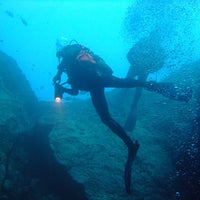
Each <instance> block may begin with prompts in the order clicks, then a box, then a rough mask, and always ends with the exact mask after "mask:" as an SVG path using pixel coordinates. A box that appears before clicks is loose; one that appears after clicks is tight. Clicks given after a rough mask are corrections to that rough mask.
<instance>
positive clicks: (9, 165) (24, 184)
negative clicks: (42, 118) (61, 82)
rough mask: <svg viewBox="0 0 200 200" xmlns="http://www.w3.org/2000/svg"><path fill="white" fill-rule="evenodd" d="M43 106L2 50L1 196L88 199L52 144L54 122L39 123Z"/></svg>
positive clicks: (0, 76) (0, 105) (0, 62)
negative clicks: (50, 136) (52, 123)
mask: <svg viewBox="0 0 200 200" xmlns="http://www.w3.org/2000/svg"><path fill="white" fill-rule="evenodd" d="M39 107H40V108H41V106H40V104H39V102H38V101H37V98H36V96H35V94H34V93H33V91H32V90H31V87H30V84H29V82H28V81H27V80H26V78H25V76H24V75H23V74H22V72H21V71H20V69H19V68H18V66H17V63H16V62H15V61H14V60H13V59H12V58H11V57H9V56H7V55H6V54H4V53H3V52H0V116H1V118H0V199H2V200H4V199H10V200H11V199H15V200H23V199H24V200H25V199H26V200H38V199H60V200H62V199H63V200H64V199H73V200H86V199H87V197H86V194H85V191H84V187H83V185H82V184H80V183H78V182H77V181H75V180H74V179H73V178H72V177H71V176H70V174H68V170H67V168H66V166H65V165H62V164H60V163H58V161H57V160H56V158H55V156H54V153H53V151H52V149H51V147H50V143H49V137H48V136H49V133H50V132H51V130H52V128H53V125H51V124H47V123H45V122H44V123H43V124H38V123H37V121H38V120H37V119H38V117H39V115H40V114H41V113H39V112H38V108H39Z"/></svg>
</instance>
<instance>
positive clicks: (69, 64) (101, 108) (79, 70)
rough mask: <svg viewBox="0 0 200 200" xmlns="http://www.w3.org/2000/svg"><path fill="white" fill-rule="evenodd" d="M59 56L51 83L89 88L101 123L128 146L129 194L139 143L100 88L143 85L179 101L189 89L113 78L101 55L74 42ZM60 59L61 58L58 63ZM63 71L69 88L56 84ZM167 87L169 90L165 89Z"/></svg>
mask: <svg viewBox="0 0 200 200" xmlns="http://www.w3.org/2000/svg"><path fill="white" fill-rule="evenodd" d="M57 57H58V58H59V65H58V72H57V74H56V75H55V77H54V78H53V82H54V84H55V85H56V86H57V87H58V86H59V87H60V89H61V90H62V92H66V93H68V94H71V95H78V92H79V90H83V91H89V92H90V96H91V99H92V103H93V105H94V107H95V109H96V111H97V113H98V114H99V116H100V118H101V120H102V122H103V123H104V124H105V125H106V126H108V127H109V128H110V129H111V130H112V131H113V132H114V133H115V134H116V135H118V136H119V137H120V138H121V139H122V140H123V141H124V143H125V144H126V146H127V147H128V159H127V162H126V166H125V173H124V178H125V188H126V192H127V193H129V194H130V193H131V189H130V185H131V168H132V164H133V161H134V159H135V156H136V153H137V150H138V148H139V143H138V142H137V141H135V142H133V141H132V140H131V139H130V137H129V136H128V135H127V134H126V132H125V131H124V129H123V128H122V127H121V125H119V124H118V122H116V121H115V120H114V119H113V118H112V117H111V115H110V112H109V109H108V105H107V102H106V98H105V94H104V89H105V88H106V87H112V88H132V87H143V88H145V89H147V90H149V91H155V92H157V93H160V94H162V95H165V96H167V97H169V98H173V99H176V100H180V101H188V100H189V99H190V97H191V90H190V89H189V90H186V91H185V94H184V95H183V93H182V95H179V94H178V93H177V91H176V89H175V87H174V86H173V85H172V84H169V83H156V82H140V81H137V80H135V79H128V78H123V79H120V78H117V77H115V76H113V75H112V73H113V71H112V69H111V68H110V67H109V66H108V65H107V64H106V63H105V62H104V60H103V59H102V58H100V57H99V56H97V55H95V54H94V53H93V52H91V51H90V50H89V49H88V48H86V47H84V46H82V45H80V44H78V43H75V44H72V43H70V44H69V45H67V46H65V47H64V48H62V49H61V50H60V51H58V52H57ZM60 59H62V61H61V62H60ZM63 72H65V73H66V74H67V76H68V80H67V83H68V84H69V85H70V86H71V88H70V89H69V88H64V87H62V86H61V85H59V83H60V81H61V75H62V73H63ZM167 89H170V91H172V93H171V92H169V91H168V90H167Z"/></svg>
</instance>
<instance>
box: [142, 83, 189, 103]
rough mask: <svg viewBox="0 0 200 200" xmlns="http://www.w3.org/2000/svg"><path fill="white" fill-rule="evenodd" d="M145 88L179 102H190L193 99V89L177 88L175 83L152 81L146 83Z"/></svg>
mask: <svg viewBox="0 0 200 200" xmlns="http://www.w3.org/2000/svg"><path fill="white" fill-rule="evenodd" d="M144 88H145V89H146V90H148V91H153V92H157V93H159V94H162V95H163V96H165V97H168V98H170V99H173V100H177V101H184V102H188V101H189V100H190V99H191V97H192V89H191V88H190V87H187V86H176V85H174V84H173V83H167V82H159V83H158V82H154V81H150V82H146V86H145V87H144Z"/></svg>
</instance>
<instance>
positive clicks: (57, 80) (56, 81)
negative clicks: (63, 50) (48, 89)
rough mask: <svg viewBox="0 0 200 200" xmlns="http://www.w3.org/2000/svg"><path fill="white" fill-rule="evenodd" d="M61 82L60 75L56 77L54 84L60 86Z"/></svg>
mask: <svg viewBox="0 0 200 200" xmlns="http://www.w3.org/2000/svg"><path fill="white" fill-rule="evenodd" d="M60 81H61V77H60V76H59V75H55V76H54V78H53V84H54V85H55V84H56V83H57V84H60Z"/></svg>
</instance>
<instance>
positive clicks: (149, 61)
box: [119, 30, 166, 131]
mask: <svg viewBox="0 0 200 200" xmlns="http://www.w3.org/2000/svg"><path fill="white" fill-rule="evenodd" d="M165 58H166V55H165V52H164V50H163V48H162V47H161V44H160V38H159V35H158V32H157V30H154V31H152V32H151V33H150V34H149V36H147V37H143V38H141V39H140V40H139V41H138V42H137V43H136V44H135V45H134V46H132V48H131V49H130V50H129V51H128V53H127V59H128V61H129V63H130V67H129V70H128V73H127V75H126V78H136V77H137V80H139V81H145V80H146V79H147V77H148V75H149V74H150V73H154V72H156V71H158V70H160V69H161V68H162V67H163V65H164V61H165ZM127 92H128V89H122V90H120V92H119V98H120V97H121V98H122V99H123V98H124V97H125V96H126V95H127ZM133 95H134V97H133V100H132V104H131V108H130V111H129V114H128V117H127V119H126V122H125V125H124V128H125V130H126V131H133V129H134V127H135V125H136V121H137V107H138V103H139V100H140V97H141V95H142V88H141V87H140V88H138V87H137V88H135V93H134V94H133Z"/></svg>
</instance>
